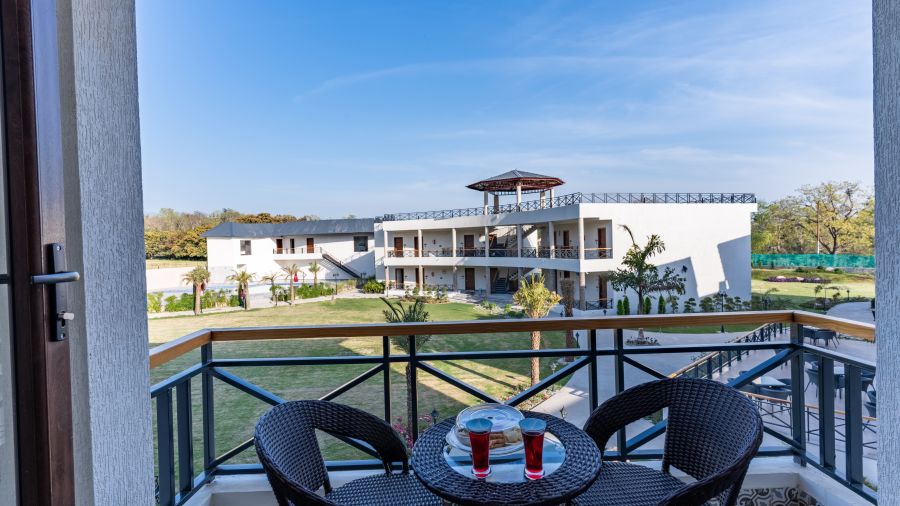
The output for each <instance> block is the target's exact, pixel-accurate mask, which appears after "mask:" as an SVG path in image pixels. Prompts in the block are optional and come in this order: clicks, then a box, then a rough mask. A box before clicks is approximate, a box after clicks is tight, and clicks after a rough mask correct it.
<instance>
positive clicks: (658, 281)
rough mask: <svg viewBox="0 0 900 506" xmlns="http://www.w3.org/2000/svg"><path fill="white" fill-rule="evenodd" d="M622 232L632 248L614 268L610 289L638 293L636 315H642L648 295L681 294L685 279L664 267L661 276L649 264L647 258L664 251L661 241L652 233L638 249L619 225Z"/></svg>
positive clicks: (624, 226)
mask: <svg viewBox="0 0 900 506" xmlns="http://www.w3.org/2000/svg"><path fill="white" fill-rule="evenodd" d="M622 229H623V230H625V231H626V232H628V235H629V236H630V237H631V247H630V248H628V251H626V252H625V256H624V257H623V258H622V267H620V268H619V269H616V271H615V272H614V273H612V275H611V276H610V278H609V281H610V283H611V284H612V286H613V288H614V289H615V290H617V291H622V292H624V291H626V290H628V289H631V290H634V291H635V293H637V296H638V297H637V300H638V314H640V313H642V312H644V307H643V306H644V298H645V297H646V296H648V295H650V294H653V293H659V292H669V293H672V292H674V293H677V294H678V295H683V294H684V282H685V279H684V277H682V276H680V275H679V274H677V273H676V272H675V269H673V268H672V267H666V269H665V270H664V271H663V272H662V273H660V272H659V269H658V268H657V267H656V265H654V264H653V263H651V262H650V258H652V257H653V256H655V255H657V254H659V253H662V252H663V251H665V250H666V245H665V243H664V242H663V240H662V238H660V237H659V236H658V235H656V234H653V235H651V236H650V237H648V238H647V243H646V244H644V245H643V246H641V245H639V244H638V243H637V241H635V240H634V234H633V233H631V229H630V228H628V226H627V225H622Z"/></svg>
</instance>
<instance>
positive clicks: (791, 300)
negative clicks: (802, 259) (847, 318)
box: [752, 269, 875, 310]
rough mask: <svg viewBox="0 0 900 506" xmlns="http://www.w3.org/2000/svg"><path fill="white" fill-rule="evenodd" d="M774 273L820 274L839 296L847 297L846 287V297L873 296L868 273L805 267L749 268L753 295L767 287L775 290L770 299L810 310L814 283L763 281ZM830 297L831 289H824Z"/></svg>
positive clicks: (775, 274) (764, 291)
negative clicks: (838, 291) (839, 271)
mask: <svg viewBox="0 0 900 506" xmlns="http://www.w3.org/2000/svg"><path fill="white" fill-rule="evenodd" d="M774 276H785V277H794V276H801V277H821V278H825V279H828V280H829V281H830V283H829V285H828V286H834V287H840V294H841V298H842V299H846V298H847V290H849V291H850V297H865V298H873V297H875V276H874V275H872V274H861V273H841V274H835V273H833V272H827V271H817V270H808V271H807V272H796V271H795V270H793V269H753V281H752V283H753V295H763V294H764V293H766V291H767V290H769V289H775V290H777V291H775V292H773V293H772V294H771V296H772V297H773V298H782V299H784V301H785V302H786V303H787V305H788V307H789V308H798V309H807V310H808V309H811V303H812V302H813V299H815V297H816V294H815V289H816V284H815V283H775V282H770V281H765V280H766V278H770V277H774ZM824 293H827V295H828V297H829V298H830V297H831V296H832V295H833V294H834V291H832V290H827V291H825V292H824Z"/></svg>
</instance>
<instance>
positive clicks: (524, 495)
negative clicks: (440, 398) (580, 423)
mask: <svg viewBox="0 0 900 506" xmlns="http://www.w3.org/2000/svg"><path fill="white" fill-rule="evenodd" d="M523 414H524V415H525V416H526V417H533V418H540V419H542V420H545V421H546V422H547V433H548V436H549V435H550V434H552V437H546V438H545V445H544V448H545V450H544V451H545V453H544V470H545V473H546V474H545V475H544V477H543V478H541V479H539V480H523V479H521V478H523V477H521V475H520V474H519V473H521V472H523V471H524V466H523V465H522V463H521V459H523V458H524V454H523V455H519V456H517V455H516V454H511V455H505V456H499V457H498V456H491V468H492V473H491V476H489V477H488V478H487V479H483V480H477V479H475V477H474V476H472V475H471V473H470V472H469V462H470V461H469V460H468V457H467V456H462V455H459V454H455V453H454V452H458V450H448V449H447V446H448V444H447V441H446V436H447V433H448V432H449V431H450V430H451V429H453V427H454V424H455V421H456V420H455V417H454V418H448V419H446V420H444V421H443V422H441V423H439V424H437V425H435V426H434V427H431V428H430V429H428V430H426V431H425V432H424V433H423V434H422V435H421V436H420V437H419V440H418V441H417V442H416V444H415V446H414V447H413V454H412V468H413V471H414V472H415V476H416V478H418V479H419V481H421V482H422V484H423V485H424V486H425V487H426V488H428V489H429V490H431V491H432V492H433V493H434V494H435V495H437V496H439V497H441V498H443V499H446V500H448V501H451V502H454V503H457V504H461V505H476V504H518V505H531V504H547V505H550V504H559V503H563V502H565V501H567V500H569V499H572V498H573V497H576V496H578V495H579V494H581V493H582V492H584V491H585V490H587V488H588V487H590V486H591V484H592V483H593V482H594V480H596V479H597V475H598V474H599V473H600V457H601V455H600V450H598V449H597V445H596V444H595V443H594V440H593V439H591V438H590V436H588V435H587V434H586V433H585V432H584V431H582V430H581V429H579V428H577V427H575V426H574V425H572V424H570V423H569V422H566V421H565V420H562V419H559V418H556V417H554V416H550V415H545V414H543V413H535V412H527V411H526V412H523ZM548 444H549V445H551V446H550V450H551V451H550V452H549V453H548V446H547V445H548ZM553 445H559V447H558V448H555V447H553ZM460 453H461V452H460ZM457 457H458V458H459V459H458V460H457ZM553 460H561V462H558V463H557V462H554V461H553ZM492 477H493V478H492Z"/></svg>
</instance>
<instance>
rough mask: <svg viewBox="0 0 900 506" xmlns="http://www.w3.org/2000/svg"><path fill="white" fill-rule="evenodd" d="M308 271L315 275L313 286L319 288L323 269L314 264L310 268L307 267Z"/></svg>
mask: <svg viewBox="0 0 900 506" xmlns="http://www.w3.org/2000/svg"><path fill="white" fill-rule="evenodd" d="M306 270H308V271H309V272H311V273H312V275H313V286H319V271H320V270H322V268H321V267H319V264H318V263H316V262H313V263H311V264H309V267H307V268H306Z"/></svg>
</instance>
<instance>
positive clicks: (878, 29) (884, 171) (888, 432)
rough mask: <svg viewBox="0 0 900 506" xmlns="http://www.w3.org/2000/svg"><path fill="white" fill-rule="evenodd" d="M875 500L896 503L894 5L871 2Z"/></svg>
mask: <svg viewBox="0 0 900 506" xmlns="http://www.w3.org/2000/svg"><path fill="white" fill-rule="evenodd" d="M873 27H874V32H875V35H874V39H875V51H874V54H875V62H874V63H875V65H874V66H875V202H876V205H875V230H876V231H877V233H876V234H875V257H876V258H875V261H876V263H877V264H878V269H876V274H875V276H876V280H875V281H876V286H875V288H876V291H877V293H878V306H877V309H876V313H875V324H876V326H877V327H878V331H877V333H878V336H877V340H876V344H877V346H878V358H877V360H878V377H877V381H878V417H879V424H878V427H879V429H878V430H879V434H878V500H879V503H881V504H887V505H892V506H893V505H897V504H900V361H898V359H897V357H898V356H900V340H898V339H897V337H896V336H897V335H898V334H900V229H898V224H900V101H898V100H897V97H898V96H900V4H898V3H897V2H896V1H892V0H875V2H874V3H873Z"/></svg>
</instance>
